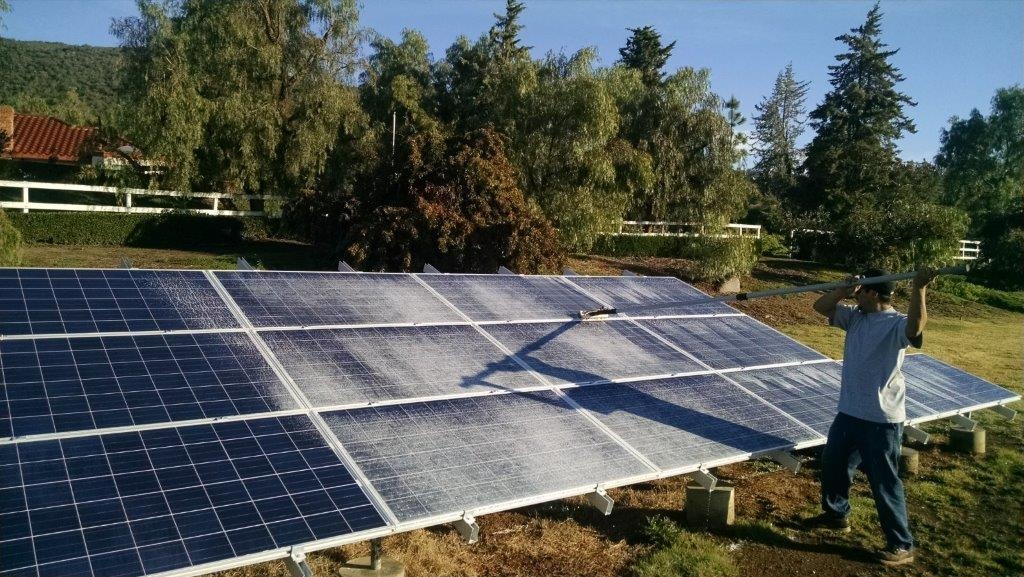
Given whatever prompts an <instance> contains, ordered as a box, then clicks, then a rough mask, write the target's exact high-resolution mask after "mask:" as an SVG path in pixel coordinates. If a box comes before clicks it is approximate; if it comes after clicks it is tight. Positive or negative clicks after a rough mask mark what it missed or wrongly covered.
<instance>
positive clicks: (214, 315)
mask: <svg viewBox="0 0 1024 577" xmlns="http://www.w3.org/2000/svg"><path fill="white" fill-rule="evenodd" d="M237 326H238V323H237V322H236V321H235V319H234V317H233V316H232V315H231V312H230V311H229V310H228V308H227V305H225V304H224V301H223V299H221V298H220V296H219V295H218V294H217V292H216V290H215V289H214V288H213V285H211V284H210V283H209V281H207V279H206V276H205V275H203V273H202V272H200V271H153V270H120V269H111V270H92V269H90V270H85V269H0V334H3V335H23V334H36V335H38V334H68V333H96V332H124V331H156V330H161V331H170V330H197V329H209V328H233V327H237Z"/></svg>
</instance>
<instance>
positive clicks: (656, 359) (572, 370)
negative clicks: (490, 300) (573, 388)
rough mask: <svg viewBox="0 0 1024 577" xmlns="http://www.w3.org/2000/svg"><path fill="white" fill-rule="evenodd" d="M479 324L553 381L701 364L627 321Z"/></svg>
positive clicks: (579, 380)
mask: <svg viewBox="0 0 1024 577" xmlns="http://www.w3.org/2000/svg"><path fill="white" fill-rule="evenodd" d="M484 329H485V330H486V331H487V332H488V333H490V334H492V335H494V337H495V338H496V339H498V341H499V342H501V343H502V344H503V345H505V346H506V347H507V348H508V349H509V350H511V351H512V353H513V354H515V355H516V356H517V357H519V358H520V359H521V360H523V361H524V362H525V363H526V364H527V365H529V366H530V368H531V369H533V370H534V371H536V372H537V373H538V374H540V375H541V376H542V377H544V378H545V379H547V380H548V381H549V382H552V383H555V384H567V383H575V384H585V383H594V382H600V381H606V380H614V379H625V378H634V377H646V376H656V375H665V376H667V375H672V374H677V373H685V372H694V371H701V370H703V368H704V367H702V366H701V365H700V363H697V362H695V361H694V360H692V359H690V358H688V357H687V356H686V355H683V354H681V353H679V352H678V351H676V350H675V349H673V348H672V347H671V346H669V345H667V344H665V343H663V342H662V341H660V340H658V339H657V338H656V337H654V336H653V335H651V334H650V333H648V332H647V331H645V330H643V329H642V328H641V327H639V326H637V325H636V324H634V323H633V322H631V321H624V320H614V321H613V320H607V321H600V322H585V323H557V322H555V323H516V324H500V325H486V326H485V327H484Z"/></svg>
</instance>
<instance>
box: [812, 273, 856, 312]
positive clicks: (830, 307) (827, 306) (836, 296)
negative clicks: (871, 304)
mask: <svg viewBox="0 0 1024 577" xmlns="http://www.w3.org/2000/svg"><path fill="white" fill-rule="evenodd" d="M846 280H847V281H849V282H851V283H852V282H853V281H856V280H857V277H855V276H851V277H848V278H847V279H846ZM857 288H858V287H857V286H855V285H853V284H851V285H850V286H845V287H839V288H837V289H833V290H832V291H830V292H827V293H825V294H823V295H821V296H820V297H818V300H816V301H814V310H815V311H817V312H818V313H820V314H823V315H825V316H826V317H828V318H829V320H831V319H832V315H834V314H835V313H836V305H838V304H839V301H841V300H843V299H845V298H846V297H849V296H853V293H855V292H857Z"/></svg>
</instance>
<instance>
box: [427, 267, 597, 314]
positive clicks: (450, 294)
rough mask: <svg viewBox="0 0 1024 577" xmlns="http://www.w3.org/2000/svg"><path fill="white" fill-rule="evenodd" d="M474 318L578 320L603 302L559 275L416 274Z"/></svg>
mask: <svg viewBox="0 0 1024 577" xmlns="http://www.w3.org/2000/svg"><path fill="white" fill-rule="evenodd" d="M418 276H419V278H420V279H422V280H423V281H425V282H426V283H427V284H429V285H430V286H431V287H433V288H434V290H436V291H437V292H438V293H440V294H441V296H443V297H444V298H445V299H447V300H448V302H450V303H452V304H453V305H455V306H456V307H457V308H458V309H459V310H460V311H462V313H463V314H465V315H466V316H468V317H469V318H471V319H473V320H474V321H517V320H540V319H552V320H554V319H566V320H570V319H579V313H580V311H582V310H592V309H595V308H600V307H601V306H602V304H601V303H600V302H598V301H595V300H594V299H592V298H590V297H587V296H586V295H584V294H583V293H582V292H580V291H579V289H577V288H575V287H573V286H572V285H570V284H569V283H567V282H565V280H563V278H562V277H554V276H520V275H504V274H502V275H474V274H467V275H457V274H422V275H418Z"/></svg>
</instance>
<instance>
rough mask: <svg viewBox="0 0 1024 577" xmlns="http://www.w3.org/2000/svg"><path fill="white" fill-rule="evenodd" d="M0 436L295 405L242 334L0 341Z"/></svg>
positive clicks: (275, 409) (63, 430)
mask: <svg viewBox="0 0 1024 577" xmlns="http://www.w3.org/2000/svg"><path fill="white" fill-rule="evenodd" d="M0 384H2V385H3V387H2V390H3V392H4V394H5V396H6V398H5V399H4V401H5V402H4V404H3V406H2V407H0V436H5V437H10V436H12V435H13V436H23V435H34V434H42V433H53V432H65V431H76V430H84V429H101V428H106V427H120V426H128V425H142V424H147V423H162V422H168V421H183V420H188V419H202V418H211V417H224V416H228V415H240V414H249V413H262V412H268V411H277V410H286V409H294V408H297V403H296V402H295V400H294V399H293V398H292V397H291V396H290V395H289V393H288V391H287V389H286V388H285V387H284V385H283V384H282V383H281V381H280V379H278V377H277V375H276V374H275V373H274V372H273V370H272V369H271V368H270V365H268V364H267V362H266V361H265V360H264V358H263V356H262V355H261V354H260V352H259V350H258V349H257V348H256V346H255V345H254V344H253V342H252V341H251V340H250V339H249V337H248V336H247V335H246V334H244V333H200V334H194V333H179V334H168V335H143V336H135V337H128V336H125V337H120V336H118V337H74V338H45V339H25V340H21V339H18V340H3V341H0Z"/></svg>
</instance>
